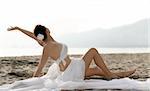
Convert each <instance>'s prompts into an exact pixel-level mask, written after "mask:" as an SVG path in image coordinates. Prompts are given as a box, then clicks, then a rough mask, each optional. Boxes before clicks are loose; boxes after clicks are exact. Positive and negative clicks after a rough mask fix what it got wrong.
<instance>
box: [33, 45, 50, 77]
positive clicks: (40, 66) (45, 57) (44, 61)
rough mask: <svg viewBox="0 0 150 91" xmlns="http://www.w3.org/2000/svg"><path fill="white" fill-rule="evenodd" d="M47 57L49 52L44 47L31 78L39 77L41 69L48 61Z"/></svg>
mask: <svg viewBox="0 0 150 91" xmlns="http://www.w3.org/2000/svg"><path fill="white" fill-rule="evenodd" d="M48 55H49V52H48V49H47V48H46V46H45V47H44V49H43V54H42V58H41V60H40V62H39V64H38V67H37V70H36V71H35V73H34V74H33V77H39V76H40V74H41V72H42V69H43V67H44V66H45V64H46V62H47V60H48Z"/></svg>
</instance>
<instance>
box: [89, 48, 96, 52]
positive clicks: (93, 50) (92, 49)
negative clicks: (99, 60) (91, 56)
mask: <svg viewBox="0 0 150 91" xmlns="http://www.w3.org/2000/svg"><path fill="white" fill-rule="evenodd" d="M90 52H91V53H98V51H97V49H96V48H91V49H90Z"/></svg>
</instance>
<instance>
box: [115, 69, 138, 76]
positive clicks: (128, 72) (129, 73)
mask: <svg viewBox="0 0 150 91" xmlns="http://www.w3.org/2000/svg"><path fill="white" fill-rule="evenodd" d="M135 71H136V70H135V69H134V70H131V71H126V72H118V73H114V74H115V75H117V76H118V77H119V78H124V77H129V76H130V75H132V74H133V73H135Z"/></svg>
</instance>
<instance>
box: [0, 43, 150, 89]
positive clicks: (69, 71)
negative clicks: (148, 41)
mask: <svg viewBox="0 0 150 91" xmlns="http://www.w3.org/2000/svg"><path fill="white" fill-rule="evenodd" d="M67 50H68V48H67V46H66V45H64V44H62V50H61V54H60V57H59V58H58V59H57V60H55V62H54V63H53V64H52V65H51V66H50V67H49V70H48V72H47V74H46V75H44V76H42V77H34V78H29V79H26V80H20V81H16V82H14V83H12V84H5V85H3V86H0V91H59V90H61V89H65V90H71V89H137V90H143V91H149V90H150V79H148V80H147V81H143V82H142V81H136V80H133V79H129V78H123V79H114V80H111V81H106V80H84V74H85V63H84V60H83V59H81V58H78V59H76V58H72V59H71V63H70V64H69V66H68V67H67V68H66V70H65V71H64V72H61V71H60V68H59V63H60V62H61V61H64V58H65V57H66V56H67Z"/></svg>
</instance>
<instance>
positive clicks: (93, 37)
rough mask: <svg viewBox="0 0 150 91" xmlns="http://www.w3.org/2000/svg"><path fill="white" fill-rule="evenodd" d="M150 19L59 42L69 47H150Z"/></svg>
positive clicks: (69, 36)
mask: <svg viewBox="0 0 150 91" xmlns="http://www.w3.org/2000/svg"><path fill="white" fill-rule="evenodd" d="M148 24H150V19H144V20H141V21H138V22H135V23H133V24H129V25H124V26H120V27H115V28H112V29H101V28H99V29H94V30H90V31H86V32H81V33H75V34H67V35H63V36H60V37H59V38H58V40H59V41H61V42H64V43H67V44H68V45H69V47H80V48H81V47H82V48H83V47H115V48H117V47H119V48H126V47H130V48H131V47H148V43H149V47H150V42H149V41H148V39H149V40H150V32H149V33H148V31H150V29H149V30H148V26H149V28H150V25H148Z"/></svg>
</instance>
